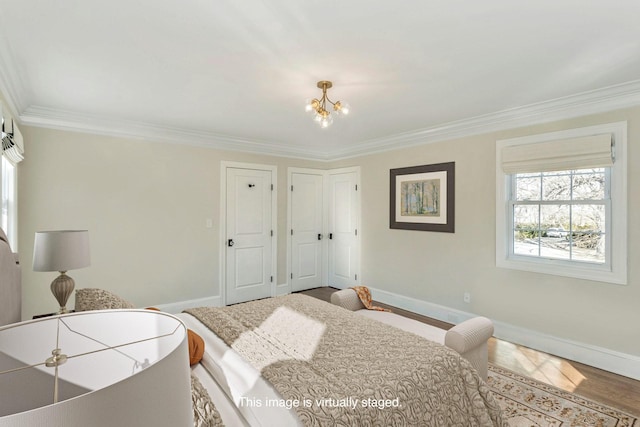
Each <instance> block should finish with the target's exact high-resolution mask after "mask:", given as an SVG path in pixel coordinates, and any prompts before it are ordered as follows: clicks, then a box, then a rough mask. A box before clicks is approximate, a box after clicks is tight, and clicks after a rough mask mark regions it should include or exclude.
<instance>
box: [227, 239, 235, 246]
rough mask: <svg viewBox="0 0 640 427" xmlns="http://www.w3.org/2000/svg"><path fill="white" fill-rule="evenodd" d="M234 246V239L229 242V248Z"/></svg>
mask: <svg viewBox="0 0 640 427" xmlns="http://www.w3.org/2000/svg"><path fill="white" fill-rule="evenodd" d="M234 244H235V242H234V241H233V239H229V240H228V241H227V246H229V247H231V246H233V245H234Z"/></svg>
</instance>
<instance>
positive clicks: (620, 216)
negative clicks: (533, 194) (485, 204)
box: [496, 122, 627, 285]
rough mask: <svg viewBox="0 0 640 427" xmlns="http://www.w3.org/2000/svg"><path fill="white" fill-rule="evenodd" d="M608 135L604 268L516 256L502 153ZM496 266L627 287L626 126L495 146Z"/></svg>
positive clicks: (513, 140)
mask: <svg viewBox="0 0 640 427" xmlns="http://www.w3.org/2000/svg"><path fill="white" fill-rule="evenodd" d="M604 133H610V134H611V135H612V138H613V141H614V156H615V157H614V164H613V166H612V167H611V168H610V196H611V213H610V215H608V216H607V225H606V232H607V234H608V242H607V243H608V245H607V248H606V250H607V260H606V262H605V263H604V264H595V263H586V262H580V261H568V260H557V259H548V258H542V257H527V256H519V255H515V254H514V253H513V245H512V244H511V243H510V242H511V238H512V236H511V230H510V224H511V223H512V219H510V217H511V215H512V213H511V212H510V210H509V207H510V203H509V202H510V198H511V194H510V189H511V182H510V181H511V180H512V175H511V174H506V173H504V171H503V170H502V149H503V148H504V147H508V146H514V145H523V144H536V143H540V142H547V141H557V140H562V139H568V138H577V137H584V136H589V135H596V134H604ZM496 266H497V267H499V268H508V269H513V270H523V271H531V272H537V273H544V274H552V275H557V276H564V277H574V278H579V279H587V280H594V281H599V282H607V283H614V284H619V285H626V284H627V122H616V123H608V124H602V125H596V126H589V127H584V128H577V129H569V130H564V131H559V132H550V133H543V134H537V135H529V136H524V137H519V138H511V139H504V140H499V141H497V142H496Z"/></svg>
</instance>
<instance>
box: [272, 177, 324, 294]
mask: <svg viewBox="0 0 640 427" xmlns="http://www.w3.org/2000/svg"><path fill="white" fill-rule="evenodd" d="M327 172H328V171H327V170H325V169H314V168H297V167H289V168H287V281H286V282H285V283H284V284H282V285H279V286H278V295H286V294H289V293H291V292H293V283H292V279H291V275H292V274H293V265H291V261H292V257H293V252H292V251H293V244H292V236H291V232H290V231H289V230H291V226H292V224H291V221H292V215H291V214H292V209H293V204H292V200H291V193H292V192H291V186H292V185H293V174H295V173H300V174H310V175H311V174H312V175H320V176H322V211H323V212H322V231H321V233H322V243H321V248H322V260H321V267H320V270H321V277H322V278H321V283H322V285H323V286H326V285H327V277H328V276H327V271H328V264H327V262H328V258H327V249H328V248H329V244H328V242H327V239H326V234H327V227H328V222H327V215H326V213H327V212H326V211H327V182H326V181H327Z"/></svg>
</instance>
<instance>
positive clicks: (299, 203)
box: [290, 172, 323, 292]
mask: <svg viewBox="0 0 640 427" xmlns="http://www.w3.org/2000/svg"><path fill="white" fill-rule="evenodd" d="M290 182H291V188H290V191H291V199H290V204H291V205H290V206H291V213H290V215H291V230H290V236H291V290H292V291H293V292H296V291H302V290H305V289H311V288H317V287H320V286H322V252H323V251H322V248H323V230H322V221H323V200H322V199H323V197H322V191H323V174H322V172H319V173H313V172H310V173H297V172H294V173H292V174H291V180H290Z"/></svg>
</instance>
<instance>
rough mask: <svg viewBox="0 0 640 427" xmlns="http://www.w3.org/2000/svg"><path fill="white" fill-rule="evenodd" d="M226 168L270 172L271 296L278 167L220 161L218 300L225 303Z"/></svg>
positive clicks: (275, 260) (275, 252) (275, 267)
mask: <svg viewBox="0 0 640 427" xmlns="http://www.w3.org/2000/svg"><path fill="white" fill-rule="evenodd" d="M227 169H253V170H262V171H269V172H271V185H273V190H272V192H271V229H272V230H273V237H272V239H271V274H272V276H273V281H272V282H271V296H272V297H273V296H275V295H276V283H277V282H278V167H277V166H275V165H265V164H260V163H244V162H233V161H228V160H221V161H220V236H219V242H218V245H219V246H218V248H219V257H218V265H219V268H218V283H219V287H220V300H221V301H222V305H227V281H226V277H227V249H226V248H227Z"/></svg>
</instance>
